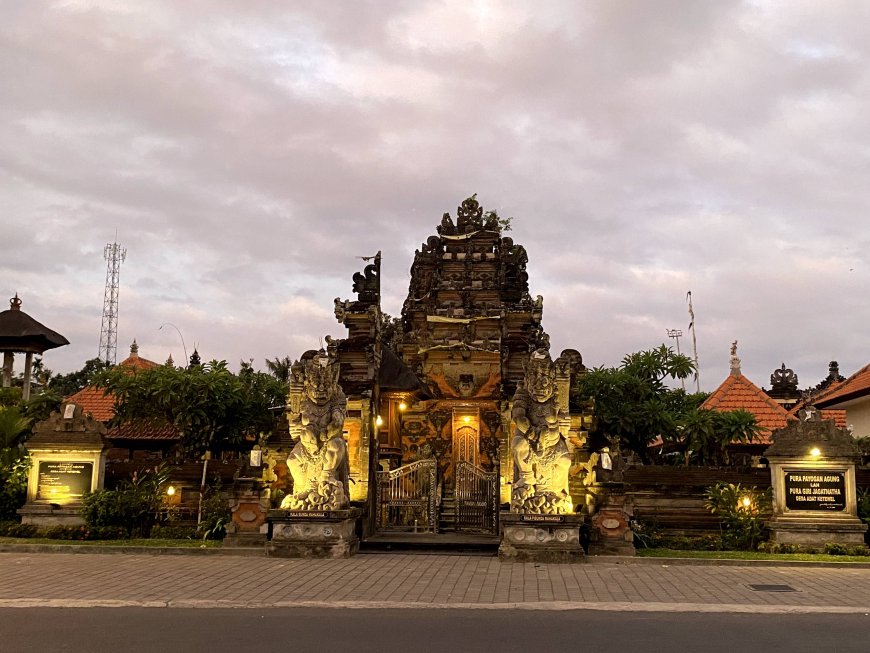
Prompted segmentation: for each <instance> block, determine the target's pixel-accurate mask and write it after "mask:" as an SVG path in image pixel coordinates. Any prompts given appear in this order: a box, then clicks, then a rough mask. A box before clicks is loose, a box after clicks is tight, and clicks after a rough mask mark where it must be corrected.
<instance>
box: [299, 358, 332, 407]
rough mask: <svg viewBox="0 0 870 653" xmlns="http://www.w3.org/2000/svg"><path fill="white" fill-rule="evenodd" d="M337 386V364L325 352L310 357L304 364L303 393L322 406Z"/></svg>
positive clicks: (330, 397)
mask: <svg viewBox="0 0 870 653" xmlns="http://www.w3.org/2000/svg"><path fill="white" fill-rule="evenodd" d="M337 387H338V364H337V363H335V362H334V361H333V360H331V359H330V358H329V356H327V355H325V354H319V355H317V356H315V357H314V358H312V359H311V360H310V361H308V363H307V364H306V366H305V395H306V396H307V397H308V399H310V400H311V401H312V402H314V403H315V404H317V405H319V406H322V405H324V404H325V403H327V402H328V401H329V400H330V399H332V395H333V394H335V390H336V388H337Z"/></svg>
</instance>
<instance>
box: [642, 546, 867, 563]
mask: <svg viewBox="0 0 870 653" xmlns="http://www.w3.org/2000/svg"><path fill="white" fill-rule="evenodd" d="M637 555H638V556H639V557H641V558H705V559H707V560H779V561H783V562H785V561H789V560H797V561H800V562H865V563H870V557H868V556H832V555H827V554H825V553H761V552H760V551H678V550H677V549H638V550H637Z"/></svg>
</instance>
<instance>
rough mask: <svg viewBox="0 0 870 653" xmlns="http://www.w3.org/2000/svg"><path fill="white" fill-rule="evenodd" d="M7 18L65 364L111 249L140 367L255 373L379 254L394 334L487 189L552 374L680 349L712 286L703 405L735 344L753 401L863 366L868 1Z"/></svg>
mask: <svg viewBox="0 0 870 653" xmlns="http://www.w3.org/2000/svg"><path fill="white" fill-rule="evenodd" d="M0 9H2V15H3V21H2V23H0V84H2V85H0V226H2V238H0V297H2V298H3V299H2V301H4V302H5V298H6V297H11V296H12V294H13V293H14V292H18V293H19V294H20V295H21V297H22V299H23V300H24V305H23V310H25V311H26V312H28V313H29V314H30V315H32V316H33V317H34V318H36V319H38V320H40V321H41V322H43V323H44V324H46V325H47V326H49V327H51V328H54V329H55V330H57V331H59V332H61V333H63V334H64V335H65V336H66V337H67V338H68V339H69V340H70V342H71V343H72V344H71V345H70V346H68V347H64V348H62V349H58V350H54V351H51V352H48V353H47V354H46V357H45V359H46V364H47V366H48V367H50V368H52V369H54V370H55V371H63V372H65V371H70V370H73V369H78V368H79V367H80V366H81V364H82V363H83V362H84V361H85V360H86V359H88V358H92V357H94V356H96V355H97V353H98V345H99V336H100V322H101V314H102V309H103V287H104V283H105V277H106V262H105V261H104V260H103V248H104V246H105V245H106V243H109V242H112V241H113V240H114V239H115V234H116V232H117V240H118V242H119V243H121V245H122V246H123V247H125V248H126V250H127V258H126V261H125V262H124V263H123V265H122V267H121V275H120V279H121V288H120V306H119V315H120V317H119V322H118V343H119V346H118V360H119V361H120V360H121V359H122V358H124V357H125V356H126V353H127V351H128V347H129V344H130V342H131V341H132V339H133V338H134V337H135V338H136V339H137V341H138V342H139V344H140V354H141V355H142V356H145V357H147V358H150V359H152V360H157V361H163V360H165V359H166V357H167V356H168V355H169V354H172V356H173V357H174V358H175V360H176V361H179V362H180V361H181V360H182V359H183V357H184V353H183V349H182V342H181V340H182V337H183V339H184V341H185V343H186V347H187V349H188V353H190V351H191V350H192V349H193V347H194V345H196V346H197V347H198V348H199V351H200V353H201V354H202V356H203V358H205V359H212V358H217V359H226V360H228V361H230V363H231V367H233V368H237V366H238V361H239V360H240V359H242V358H244V359H249V358H253V359H254V363H255V366H256V367H263V359H264V358H266V357H274V356H284V355H289V356H291V357H294V358H296V357H298V356H299V355H300V354H301V353H302V352H303V351H305V350H306V349H309V348H313V347H317V346H318V343H319V338H320V337H321V336H323V335H324V334H330V335H332V336H334V337H341V336H343V335H344V333H343V331H344V330H343V327H341V326H340V325H339V324H337V323H336V322H335V318H334V316H333V299H334V298H335V297H341V298H342V299H345V298H350V297H351V296H352V293H351V276H352V275H353V273H354V272H356V271H358V270H359V269H361V268H362V266H363V265H364V263H363V262H362V261H361V260H359V259H358V258H357V257H358V256H366V255H372V254H374V253H375V252H377V251H378V250H382V251H383V282H382V289H383V295H384V298H383V308H384V310H386V311H387V312H389V313H391V314H394V315H396V314H398V313H399V312H400V310H401V305H402V301H403V300H404V297H405V295H406V294H407V290H408V281H409V268H410V265H411V261H412V259H413V254H414V250H415V249H416V248H418V247H420V243H421V242H423V241H425V240H426V238H427V237H428V236H429V235H431V234H433V233H435V225H436V224H437V223H439V221H440V217H441V214H442V213H444V212H445V211H449V212H450V213H451V214H452V215H454V216H455V211H456V207H457V205H458V204H459V203H460V202H461V201H462V200H463V199H464V198H465V197H467V196H469V195H471V194H472V193H477V194H478V199H479V200H480V202H481V204H482V205H483V206H484V208H485V209H496V210H497V211H498V212H499V214H500V215H502V216H503V217H508V216H512V217H513V218H514V221H513V232H512V233H511V234H510V235H511V236H512V237H513V238H514V240H515V241H516V242H518V243H521V244H523V245H524V246H525V247H526V248H527V250H528V254H529V275H530V280H529V285H530V290H531V293H532V295H533V296H534V295H537V294H541V295H543V296H544V298H545V301H544V326H545V328H546V329H547V331H548V332H549V333H550V335H551V339H552V345H553V347H552V348H553V351H554V354H558V352H559V351H561V350H562V349H564V348H566V347H572V348H576V349H578V350H579V351H580V352H581V353H582V354H583V357H584V361H585V362H586V364H587V365H590V366H597V365H614V364H617V363H618V362H619V361H620V359H621V358H622V357H623V355H625V354H626V353H628V352H632V351H637V350H640V349H648V348H651V347H655V346H658V345H660V344H662V343H663V342H666V341H668V342H670V343H671V344H673V341H669V339H668V338H667V337H666V333H665V330H666V329H667V328H682V329H683V331H684V333H686V335H687V336H688V330H687V328H686V327H687V326H688V322H689V317H688V313H687V306H686V292H687V291H689V290H691V291H692V295H693V298H694V307H695V313H696V316H697V338H698V354H699V359H700V366H701V386H702V389H706V390H713V389H715V387H716V386H717V385H718V384H719V383H720V382H721V381H722V380H723V379H724V378H725V376H726V375H727V373H728V350H729V347H730V344H731V341H732V340H738V341H739V343H740V344H739V355H740V357H741V358H742V361H743V371H744V373H745V374H746V375H747V376H748V377H749V378H750V379H752V380H753V381H754V382H755V383H757V384H758V385H765V386H769V375H770V373H771V371H772V370H773V369H774V368H776V367H779V365H780V364H781V363H783V362H785V363H786V364H787V365H788V366H789V367H792V368H793V369H794V370H795V372H797V374H798V376H799V378H800V383H801V387H805V386H808V385H814V384H815V383H817V382H818V381H820V380H821V379H822V378H823V377H824V376H825V375H826V374H827V364H828V361H829V360H832V359H836V360H839V362H840V366H841V371H842V372H843V373H844V374H846V375H848V374H851V373H852V372H854V371H855V370H856V369H857V368H858V367H860V366H862V365H864V364H866V363H867V362H868V361H870V347H868V346H867V344H868V339H867V330H868V326H867V325H868V324H870V302H868V301H867V297H868V281H870V270H868V266H867V262H866V253H867V252H868V249H870V242H868V241H870V238H868V229H870V228H868V214H870V211H868V204H870V202H868V183H870V182H868V180H870V174H868V173H870V165H868V163H870V121H868V116H870V106H868V100H870V61H868V58H870V3H867V2H864V1H856V2H818V0H812V1H806V2H801V1H799V0H789V1H788V2H765V1H755V2H727V1H725V0H715V1H711V2H689V1H680V2H676V1H674V2H667V1H663V0H657V1H656V2H643V1H640V0H637V1H633V2H618V1H614V0H602V1H601V2H576V1H575V0H567V1H566V2H555V1H553V2H550V1H543V2H542V1H541V0H536V1H535V2H502V1H498V2H496V1H493V2H489V1H472V0H458V1H456V2H453V1H447V2H421V1H419V0H409V1H407V2H401V1H385V0H378V1H377V2H361V1H359V0H355V1H353V2H350V1H347V2H337V1H336V2H323V1H322V0H318V1H315V2H274V1H273V0H263V1H260V2H257V1H251V0H247V1H246V2H229V1H228V2H216V1H208V2H205V1H197V0H185V1H184V2H178V1H177V0H169V1H167V2H156V1H155V2H150V1H145V0H141V1H140V0H137V1H136V2H109V1H106V2H84V1H76V2H73V1H70V2H38V1H32V2H21V1H20V0H0ZM862 180H863V181H862ZM4 307H5V304H4ZM166 322H170V323H172V324H173V325H175V326H177V328H178V330H179V331H180V332H181V334H182V337H180V336H179V333H178V332H176V331H175V329H174V328H172V327H170V326H167V327H164V328H163V329H162V330H161V329H160V328H159V327H160V326H161V325H162V324H164V323H166ZM681 347H682V348H683V351H686V350H687V349H690V347H691V340H690V338H684V339H683V340H682V341H681Z"/></svg>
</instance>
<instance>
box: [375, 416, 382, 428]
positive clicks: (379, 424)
mask: <svg viewBox="0 0 870 653" xmlns="http://www.w3.org/2000/svg"><path fill="white" fill-rule="evenodd" d="M383 424H384V420H383V419H381V416H380V415H378V416H377V417H375V426H383Z"/></svg>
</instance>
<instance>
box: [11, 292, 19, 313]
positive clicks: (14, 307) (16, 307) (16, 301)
mask: <svg viewBox="0 0 870 653" xmlns="http://www.w3.org/2000/svg"><path fill="white" fill-rule="evenodd" d="M9 308H10V309H11V310H13V311H20V310H21V300H20V299H18V293H15V297H13V298H12V299H10V300H9Z"/></svg>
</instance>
